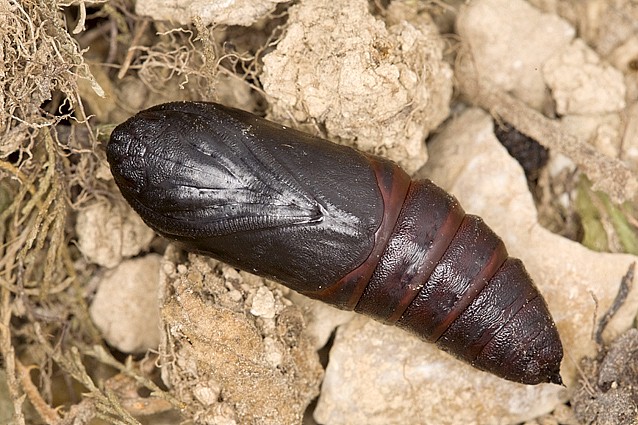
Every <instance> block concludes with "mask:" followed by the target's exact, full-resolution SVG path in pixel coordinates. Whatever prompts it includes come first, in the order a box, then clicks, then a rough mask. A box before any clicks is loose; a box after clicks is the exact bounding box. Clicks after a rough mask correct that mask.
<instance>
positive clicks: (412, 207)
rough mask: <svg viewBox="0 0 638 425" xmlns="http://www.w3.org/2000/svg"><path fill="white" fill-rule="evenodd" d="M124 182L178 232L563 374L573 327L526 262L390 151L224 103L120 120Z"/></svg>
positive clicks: (286, 280)
mask: <svg viewBox="0 0 638 425" xmlns="http://www.w3.org/2000/svg"><path fill="white" fill-rule="evenodd" d="M107 157H108V161H109V163H110V165H111V170H112V172H113V175H114V177H115V181H116V183H117V185H118V186H119V188H120V190H121V192H122V194H123V195H124V197H125V198H126V200H127V201H128V202H129V203H130V204H131V206H132V207H133V208H134V209H135V210H136V211H137V212H138V213H139V214H140V216H141V217H142V218H143V219H144V221H145V222H146V223H147V224H148V225H149V226H151V227H152V228H153V229H155V231H157V232H158V233H159V234H161V235H163V236H164V237H166V238H168V239H171V240H173V241H176V242H178V243H180V244H181V245H183V246H184V247H186V248H187V249H190V250H193V251H196V252H199V253H203V254H207V255H210V256H212V257H215V258H217V259H219V260H221V261H224V262H226V263H228V264H231V265H233V266H235V267H237V268H239V269H242V270H246V271H249V272H251V273H255V274H258V275H260V276H264V277H267V278H270V279H273V280H276V281H278V282H281V283H283V284H285V285H286V286H288V287H290V288H292V289H294V290H295V291H298V292H300V293H302V294H304V295H307V296H309V297H312V298H316V299H319V300H322V301H325V302H327V303H330V304H333V305H335V306H337V307H339V308H342V309H347V310H355V311H357V312H360V313H363V314H367V315H369V316H372V317H373V318H375V319H377V320H379V321H381V322H383V323H388V324H395V325H397V326H400V327H402V328H404V329H406V330H408V331H410V332H413V333H415V334H417V335H419V336H420V337H421V338H422V339H424V340H426V341H430V342H433V343H435V344H436V345H437V346H438V347H440V348H441V349H443V350H445V351H448V352H450V353H452V354H453V355H455V356H456V357H458V358H460V359H462V360H464V361H466V362H468V363H469V364H471V365H473V366H474V367H477V368H479V369H482V370H486V371H489V372H491V373H493V374H495V375H497V376H500V377H502V378H505V379H509V380H512V381H516V382H521V383H524V384H538V383H543V382H551V383H555V384H560V383H561V378H560V374H559V372H560V362H561V359H562V356H563V349H562V345H561V341H560V338H559V335H558V331H557V330H556V326H555V325H554V322H553V320H552V318H551V316H550V314H549V311H548V309H547V305H546V303H545V301H544V300H543V298H542V296H541V295H540V294H539V292H538V290H537V289H536V287H535V286H534V284H533V282H532V280H531V278H530V277H529V275H528V274H527V272H526V271H525V268H524V266H523V264H522V263H521V261H520V260H518V259H514V258H509V257H508V255H507V251H506V249H505V247H504V245H503V242H502V241H501V239H500V238H499V237H498V236H497V235H496V234H494V232H493V231H492V230H491V229H489V228H488V227H487V226H486V225H485V224H484V222H483V221H482V220H481V219H480V218H479V217H477V216H474V215H469V214H465V212H464V211H463V209H462V208H461V206H460V205H459V203H458V202H457V200H456V199H455V198H454V197H453V196H451V195H449V194H448V193H446V192H445V191H443V190H442V189H440V188H439V187H437V186H436V185H434V184H433V183H432V182H430V181H429V180H415V181H413V180H411V179H410V177H409V176H408V175H407V174H406V173H405V172H404V171H403V170H401V169H400V168H399V167H398V166H397V165H396V164H394V163H393V162H391V161H388V160H386V159H383V158H380V157H377V156H373V155H368V154H365V153H362V152H359V151H357V150H354V149H351V148H348V147H344V146H340V145H336V144H334V143H331V142H328V141H326V140H323V139H320V138H317V137H313V136H311V135H308V134H305V133H302V132H299V131H296V130H292V129H288V128H285V127H283V126H281V125H279V124H276V123H273V122H270V121H267V120H264V119H262V118H259V117H257V116H255V115H253V114H250V113H248V112H244V111H240V110H237V109H233V108H228V107H225V106H222V105H219V104H215V103H204V102H178V103H168V104H164V105H160V106H156V107H153V108H150V109H148V110H145V111H142V112H140V113H138V114H137V115H136V116H135V117H133V118H131V119H129V120H128V121H126V122H125V123H123V124H121V125H119V126H118V127H117V128H116V129H115V130H114V131H113V133H112V135H111V140H110V143H109V145H108V147H107Z"/></svg>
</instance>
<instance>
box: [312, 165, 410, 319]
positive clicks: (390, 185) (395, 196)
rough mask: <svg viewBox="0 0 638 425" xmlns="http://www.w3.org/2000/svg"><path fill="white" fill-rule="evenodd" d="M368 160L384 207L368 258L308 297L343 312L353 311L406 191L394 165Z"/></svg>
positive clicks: (403, 174) (401, 174)
mask: <svg viewBox="0 0 638 425" xmlns="http://www.w3.org/2000/svg"><path fill="white" fill-rule="evenodd" d="M368 159H369V160H370V166H371V167H372V169H373V170H374V174H375V176H376V178H377V184H378V186H379V190H380V191H381V196H382V197H383V205H384V214H383V219H382V221H381V225H380V226H379V228H378V229H377V231H376V233H375V235H374V247H373V249H372V251H371V252H370V255H369V256H368V258H367V259H366V260H365V261H364V262H363V263H362V264H361V265H359V266H358V267H357V268H355V269H354V270H352V271H351V272H350V273H348V274H347V275H345V276H344V277H342V278H341V279H340V280H339V281H338V282H336V283H335V284H334V285H330V286H329V287H327V288H326V289H324V290H323V291H320V292H316V293H312V294H310V295H309V296H311V297H312V298H317V299H321V300H322V301H324V302H327V303H330V304H334V305H336V306H337V307H339V308H341V309H344V310H352V309H354V307H355V306H356V305H357V302H358V301H359V298H360V297H361V295H362V294H363V291H364V290H365V288H366V286H367V285H368V282H369V280H370V277H371V276H372V273H374V270H375V269H376V267H377V264H378V263H379V259H380V258H381V254H382V253H383V251H384V249H385V247H386V245H387V243H388V240H389V239H390V236H391V235H392V232H393V230H394V226H395V225H396V222H397V219H398V217H399V213H400V212H401V207H402V206H403V202H404V201H405V196H406V194H407V192H408V188H409V187H410V176H408V175H407V174H406V172H405V171H403V170H402V169H401V168H399V167H398V166H397V165H396V164H395V163H393V162H390V161H387V160H383V159H381V158H378V157H374V156H369V157H368ZM307 295H308V294H307Z"/></svg>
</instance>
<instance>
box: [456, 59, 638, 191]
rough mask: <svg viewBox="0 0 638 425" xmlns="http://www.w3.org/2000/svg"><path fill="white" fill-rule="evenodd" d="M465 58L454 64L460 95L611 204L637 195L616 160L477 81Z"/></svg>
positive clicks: (637, 184) (635, 183)
mask: <svg viewBox="0 0 638 425" xmlns="http://www.w3.org/2000/svg"><path fill="white" fill-rule="evenodd" d="M468 58H469V55H464V56H463V58H462V59H459V62H458V63H457V78H458V81H459V87H460V89H461V91H462V92H463V93H464V94H465V95H466V96H467V97H468V98H469V99H470V100H471V101H472V102H473V103H475V104H476V105H478V106H480V107H482V108H483V109H485V110H487V111H490V113H491V114H492V115H493V116H495V117H499V118H500V119H502V120H503V121H506V122H508V123H509V124H511V125H512V126H514V127H515V128H516V129H517V130H518V131H520V132H521V133H524V134H526V135H527V136H529V137H531V138H533V139H535V140H536V141H537V142H538V143H540V144H542V145H543V146H545V147H546V148H548V149H553V150H555V151H557V152H561V153H562V154H564V155H566V156H568V157H569V158H571V160H572V161H574V162H575V163H576V164H577V165H578V166H579V167H580V169H581V170H582V171H583V172H584V173H585V174H586V175H587V177H589V179H590V180H591V181H592V183H593V189H594V190H601V191H603V192H605V193H607V194H608V195H609V197H610V198H611V199H612V201H614V202H616V203H622V202H624V201H627V200H629V199H632V198H633V197H635V196H636V194H637V193H638V177H637V176H636V175H635V174H634V173H633V172H632V171H631V170H630V169H629V168H628V167H627V166H626V165H625V164H624V163H622V162H621V161H620V160H618V159H615V158H610V157H608V156H605V155H603V154H601V153H600V152H598V151H596V149H594V148H593V147H592V146H590V145H588V144H587V143H583V142H581V141H580V140H578V139H577V138H576V137H575V136H573V135H571V134H569V133H567V132H566V131H565V130H564V129H563V128H562V127H561V125H560V123H559V122H558V121H556V120H552V119H549V118H547V117H545V116H544V115H542V114H541V113H539V112H538V111H536V110H534V109H532V108H530V107H529V106H527V105H526V104H525V103H524V102H522V101H520V100H518V99H516V98H515V97H514V96H511V95H510V94H508V93H506V92H504V91H503V90H500V89H499V88H497V87H494V86H492V85H491V84H490V83H488V82H486V80H485V79H482V78H480V76H478V74H477V73H476V71H475V67H474V66H473V63H472V62H471V60H469V59H468Z"/></svg>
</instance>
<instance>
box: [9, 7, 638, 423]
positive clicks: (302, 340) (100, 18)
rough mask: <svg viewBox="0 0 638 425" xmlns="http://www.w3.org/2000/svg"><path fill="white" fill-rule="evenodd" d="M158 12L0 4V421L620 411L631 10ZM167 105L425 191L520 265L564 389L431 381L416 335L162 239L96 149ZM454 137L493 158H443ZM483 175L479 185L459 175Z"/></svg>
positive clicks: (370, 418)
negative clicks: (201, 112) (320, 148)
mask: <svg viewBox="0 0 638 425" xmlns="http://www.w3.org/2000/svg"><path fill="white" fill-rule="evenodd" d="M174 3H175V4H172V3H171V2H161V1H159V2H151V1H148V2H147V1H144V2H142V1H140V2H137V5H136V4H135V2H133V1H127V0H114V1H82V0H79V1H75V0H68V1H59V2H55V1H51V2H38V1H35V0H23V1H13V0H0V11H1V13H0V22H2V26H1V27H0V31H1V32H2V33H3V37H2V38H3V42H2V48H1V49H0V80H1V81H2V82H3V88H2V90H1V91H0V118H1V119H0V134H2V138H1V139H0V234H1V235H2V241H1V243H0V249H1V255H0V360H1V361H0V364H1V365H2V368H1V369H0V424H1V423H10V424H40V423H43V424H85V423H86V424H88V423H91V424H100V423H118V424H138V423H142V424H146V423H149V424H150V423H153V424H158V423H159V424H161V423H167V424H168V423H202V424H289V423H290V424H295V423H304V424H308V425H310V424H314V423H322V424H323V423H325V424H347V423H368V424H374V423H380V424H381V423H383V424H389V423H415V424H416V423H418V424H426V423H433V424H434V423H436V424H440V423H450V424H454V423H464V424H467V423H476V424H491V423H499V424H515V423H526V424H530V425H531V424H539V425H541V424H542V425H545V424H547V425H549V424H630V423H636V421H638V393H636V390H635V388H638V374H637V373H636V366H635V364H636V362H635V359H636V356H637V355H638V354H637V353H638V351H637V350H638V336H637V332H636V329H635V323H634V320H635V316H636V312H637V311H638V295H637V294H636V292H638V291H635V290H632V281H633V274H632V273H633V272H632V271H631V269H630V265H631V264H632V263H633V262H635V261H636V259H637V258H638V257H636V256H637V255H638V214H637V209H636V206H637V201H638V197H637V196H636V193H637V192H638V171H637V170H638V102H637V101H638V24H636V23H637V22H638V5H637V4H636V2H633V1H630V0H614V1H606V0H529V1H523V0H515V1H514V0H512V1H509V0H471V1H468V2H465V1H456V0H450V1H440V0H435V1H421V2H418V1H412V0H403V1H392V2H389V1H383V0H376V1H370V2H366V1H353V0H349V1H343V0H330V1H323V0H322V1H318V0H306V1H292V2H281V1H276V0H236V1H233V2H219V1H214V0H213V1H198V0H193V1H190V2H188V1H184V2H174ZM176 100H204V101H216V102H219V103H223V104H225V105H229V106H234V107H237V108H241V109H245V110H249V111H251V112H254V113H256V114H258V115H261V116H265V117H267V118H269V119H271V120H273V121H276V122H279V123H281V124H284V125H286V126H291V127H295V128H298V129H301V130H304V131H307V132H310V133H313V134H315V135H319V136H321V137H324V138H327V139H330V140H332V141H335V142H338V143H342V144H346V145H348V146H353V147H356V148H358V149H361V150H364V151H366V152H369V153H373V154H377V155H382V156H385V157H387V158H390V159H392V160H393V161H395V162H397V163H398V164H400V165H401V166H402V167H403V168H404V169H406V170H407V171H408V172H409V173H410V174H412V175H421V174H419V173H420V172H422V171H423V170H424V169H425V170H426V174H427V175H428V176H430V177H431V176H433V175H438V176H439V180H436V181H437V183H438V184H441V185H442V186H444V187H446V189H449V190H452V191H453V192H454V194H455V195H456V196H457V197H458V198H459V199H460V200H461V202H462V203H463V205H464V206H465V208H466V209H467V210H468V211H472V212H476V213H481V215H484V214H483V213H482V211H486V212H485V215H484V218H485V219H486V221H487V222H488V223H489V224H490V225H492V226H493V227H494V228H495V229H496V230H497V233H499V234H501V235H503V234H504V233H507V234H508V235H505V236H503V238H504V239H505V241H506V242H507V245H508V249H509V250H510V253H514V254H516V256H517V257H520V258H521V259H523V260H524V262H525V263H526V264H527V265H528V269H529V272H530V274H531V275H532V276H533V277H534V280H535V281H536V283H537V284H538V286H539V288H540V290H541V292H542V293H544V294H545V296H546V299H547V301H548V305H549V307H550V310H551V311H552V314H553V315H554V318H555V321H556V323H557V325H558V329H559V331H560V333H561V337H562V338H563V340H564V345H565V347H566V358H565V360H564V362H563V368H562V371H563V376H564V378H565V382H566V387H565V388H550V387H543V386H539V387H534V388H528V387H526V386H520V385H518V384H512V383H509V382H507V383H504V382H501V381H502V380H499V379H498V378H494V377H491V376H487V375H486V374H484V373H482V372H478V371H475V370H473V369H471V368H469V367H468V366H467V365H462V364H459V365H457V363H458V362H457V361H456V360H454V359H451V358H450V357H449V356H447V355H445V354H439V353H438V352H436V351H435V350H433V349H432V350H433V351H434V354H432V357H431V359H432V360H431V361H432V364H434V365H442V366H441V367H442V369H441V371H436V370H435V366H433V367H432V368H433V369H432V370H429V369H428V370H427V371H425V372H424V369H423V362H421V359H420V357H418V356H419V355H420V354H414V353H422V352H425V351H426V350H430V348H423V345H422V343H421V342H420V341H416V340H412V339H409V338H408V337H404V336H403V335H402V334H401V333H398V334H395V333H394V332H400V331H396V330H389V331H388V330H386V329H385V328H386V327H383V328H381V327H380V328H376V327H375V326H381V325H378V324H374V323H373V322H370V321H367V319H361V318H356V319H354V320H353V319H352V315H351V314H350V313H344V312H341V311H337V310H334V309H328V308H326V307H323V306H321V305H317V303H313V302H310V301H308V300H306V299H304V298H303V297H301V296H300V295H298V294H295V293H293V292H292V291H291V290H289V289H287V288H285V287H284V286H281V285H279V284H277V283H274V282H270V281H267V280H265V279H262V278H257V277H255V276H253V275H251V274H249V273H245V272H240V271H237V270H235V269H234V268H232V267H229V266H227V265H225V264H222V263H219V262H217V261H215V260H212V259H208V258H205V257H201V256H197V255H194V254H190V253H186V252H183V251H181V250H179V249H178V248H176V247H174V246H173V245H171V244H170V243H168V242H167V241H166V240H163V239H162V238H160V237H159V236H157V235H155V234H154V233H153V231H151V230H150V229H149V228H148V227H147V226H146V225H145V224H144V223H143V222H142V220H141V219H140V218H139V217H138V216H137V215H136V214H135V213H134V212H133V211H132V209H131V208H130V207H129V206H128V205H127V204H126V202H125V201H124V199H123V198H122V196H121V194H120V192H119V191H118V189H117V187H116V185H115V182H114V181H113V177H112V176H111V172H110V169H109V164H108V162H107V160H106V151H105V147H106V145H107V143H108V139H109V135H110V133H111V131H112V129H113V128H114V127H115V126H116V125H117V124H119V123H121V122H123V121H125V120H126V119H128V118H129V117H131V116H132V115H134V114H135V113H137V112H139V111H140V110H142V109H145V108H148V107H150V106H152V105H156V104H159V103H164V102H168V101H176ZM455 122H457V123H458V122H463V123H467V125H463V126H459V125H456V126H455V124H454V123H455ZM469 128H472V129H474V130H476V132H475V133H476V134H479V133H481V134H482V132H487V133H489V135H488V136H489V137H488V138H490V140H492V139H493V140H494V141H496V140H498V141H499V142H500V143H501V144H502V146H505V147H506V149H507V152H509V154H510V155H506V154H505V151H504V150H502V149H501V145H500V144H498V143H496V145H497V146H496V147H494V149H495V151H497V152H496V153H495V155H497V156H498V155H500V154H503V157H500V156H499V157H498V158H502V160H503V161H505V163H506V164H507V165H504V166H502V167H501V166H500V165H498V166H497V165H490V164H496V162H489V161H497V160H496V159H493V160H492V159H490V160H489V161H488V162H486V163H485V164H484V165H483V166H481V167H478V165H477V164H480V162H476V161H480V158H479V159H478V160H477V159H476V157H479V156H481V155H482V154H483V152H482V150H483V149H484V148H483V147H481V148H471V147H467V145H458V146H457V145H453V144H452V142H450V143H449V144H448V145H447V148H446V147H441V145H442V144H443V143H444V142H442V140H444V139H446V138H449V139H458V140H461V139H463V140H465V138H467V137H469V136H468V134H467V133H466V132H467V131H468V129H469ZM464 132H465V133H464ZM470 136H471V135H470ZM472 137H473V136H472ZM472 137H469V138H470V139H472ZM468 143H472V141H470V142H468ZM455 146H456V147H455ZM481 146H483V145H481ZM486 146H487V145H486ZM490 146H492V145H490ZM490 149H492V148H490ZM476 150H478V151H479V152H478V153H477V152H474V151H476ZM485 150H486V152H485V157H484V158H483V159H484V160H485V161H487V160H486V159H485V158H488V152H487V148H485ZM499 150H502V152H500V151H499ZM471 152H474V153H471ZM499 152H500V153H499ZM462 153H467V155H468V156H467V157H465V156H462V155H460V154H462ZM470 154H471V155H473V156H469V155H470ZM442 155H450V156H449V157H443V156H442ZM512 157H513V158H515V159H512ZM449 158H454V159H453V160H452V159H449ZM489 158H493V157H489ZM500 160H501V159H499V160H498V161H500ZM426 164H427V165H426ZM518 164H520V166H519V165H518ZM424 167H425V168H424ZM477 167H478V168H480V172H481V173H489V172H491V171H493V172H494V176H497V177H496V178H495V180H494V181H495V182H496V183H494V184H496V185H497V186H498V187H497V189H494V188H493V187H489V186H487V185H488V184H489V183H488V182H489V180H490V179H488V178H483V177H482V176H481V175H480V174H478V175H474V176H475V177H471V179H473V181H471V182H466V183H457V182H456V180H455V179H456V178H460V177H459V176H461V175H463V174H464V173H466V172H473V171H476V169H477ZM509 167H513V168H512V170H513V171H512V172H513V173H514V176H515V177H510V176H511V174H502V175H501V174H498V173H499V172H501V171H503V170H502V168H503V169H505V168H507V169H508V170H509ZM521 167H522V168H521ZM490 168H493V170H489V169H490ZM431 173H434V174H431ZM436 173H439V174H436ZM517 173H518V174H517ZM498 176H500V177H498ZM516 176H519V177H520V182H522V183H521V184H520V185H517V183H516V182H514V181H513V179H515V178H518V177H516ZM432 178H433V179H434V177H432ZM466 181H467V177H466ZM446 182H447V183H446ZM463 184H467V185H468V186H463ZM481 185H486V186H485V187H481ZM463 187H466V189H463ZM495 190H496V191H498V192H499V193H498V196H496V197H495V198H493V199H495V200H494V201H492V200H491V199H492V198H489V199H490V201H487V199H488V198H487V197H483V196H482V195H481V196H475V195H477V194H479V193H483V192H481V191H485V193H487V195H489V194H490V193H492V194H493V192H494V191H495ZM457 191H458V192H457ZM463 193H466V195H463ZM487 195H486V196H487ZM473 196H474V198H472V197H473ZM519 198H523V204H522V206H521V205H520V204H518V203H517V204H516V205H515V204H514V202H512V204H510V203H509V202H510V200H515V199H519ZM472 199H474V200H472ZM481 199H482V200H483V201H481ZM527 200H529V203H528V204H526V203H525V202H527ZM494 203H498V206H499V208H497V206H496V205H495V204H494ZM482 204H487V205H482ZM482 208H484V209H482ZM506 223H508V224H506ZM501 226H503V228H501ZM570 285H571V286H570ZM386 332H388V333H387V334H386ZM381 335H383V337H382V338H381ZM364 336H365V337H364ZM377 336H378V337H379V339H378V340H377V339H376V338H375V337H377ZM389 341H392V343H390V342H389ZM368 344H369V345H368ZM384 346H385V348H384ZM398 347H400V349H399V348H398ZM384 349H387V350H388V351H383V350H384ZM375 350H378V351H375ZM412 350H413V351H412ZM357 353H358V354H357ZM375 353H376V354H375ZM367 355H370V357H369V358H367V357H366V356H367ZM395 355H396V356H395ZM423 355H424V356H427V358H428V359H430V357H429V356H430V354H429V351H428V352H427V354H423ZM439 355H440V356H441V357H438V356H439ZM356 356H361V357H356ZM375 356H376V357H375ZM415 356H417V357H415ZM353 358H354V359H355V360H356V361H354V362H353V361H352V359H353ZM415 358H416V360H415ZM348 359H350V360H348ZM359 360H361V361H360V362H359ZM356 363H360V364H359V365H358V366H357V364H356ZM351 366H352V367H353V368H354V369H349V367H351ZM357 367H359V368H358V369H357ZM457 367H458V368H459V369H458V370H457V369H456V368H457ZM465 368H467V369H465ZM433 370H435V371H434V372H433ZM394 371H398V372H397V373H395V372H394ZM474 373H476V374H477V375H473V374H474ZM419 374H422V375H423V376H420V375H419ZM394 375H397V376H394ZM362 376H365V378H362ZM365 379H369V380H365ZM469 383H471V385H470V384H469ZM510 385H511V386H510ZM367 390H370V391H369V392H366V391H367ZM433 400H436V402H435V401H433ZM450 412H455V413H454V414H453V413H450Z"/></svg>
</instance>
